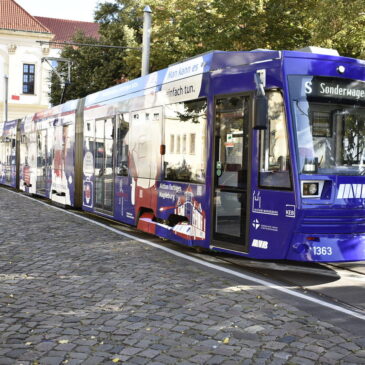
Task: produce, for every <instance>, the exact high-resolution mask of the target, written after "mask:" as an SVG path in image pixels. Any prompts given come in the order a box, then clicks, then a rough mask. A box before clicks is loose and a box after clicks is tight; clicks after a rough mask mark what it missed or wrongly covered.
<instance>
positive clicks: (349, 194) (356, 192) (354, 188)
mask: <svg viewBox="0 0 365 365" xmlns="http://www.w3.org/2000/svg"><path fill="white" fill-rule="evenodd" d="M361 198H365V184H340V185H339V187H338V192H337V199H361Z"/></svg>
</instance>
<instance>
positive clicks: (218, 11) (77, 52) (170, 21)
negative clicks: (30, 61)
mask: <svg viewBox="0 0 365 365" xmlns="http://www.w3.org/2000/svg"><path fill="white" fill-rule="evenodd" d="M146 4H148V5H150V6H151V8H152V11H153V14H152V16H153V21H152V24H153V29H152V36H151V57H150V71H151V72H152V71H156V70H159V69H161V68H164V67H167V66H168V65H169V64H172V63H175V62H178V61H181V60H183V59H185V58H188V57H192V56H195V55H197V54H201V53H204V52H206V51H210V50H223V51H235V50H252V49H256V48H266V49H287V50H294V49H299V48H302V47H305V46H308V45H313V46H322V47H327V48H336V49H338V50H339V52H340V54H342V55H344V56H349V57H358V58H365V9H364V7H363V4H364V0H351V1H348V0H305V1H303V0H204V1H203V0H170V1H166V0H142V1H138V0H114V1H110V2H106V3H103V4H100V5H99V6H98V8H97V11H96V13H95V20H96V21H97V22H98V23H99V24H100V34H101V39H100V42H101V43H104V44H110V45H121V46H127V47H132V48H133V47H134V49H128V50H123V51H121V50H105V49H98V48H83V47H81V48H78V49H75V48H71V47H68V48H65V49H64V51H63V52H62V57H67V58H70V59H72V60H73V62H74V63H73V68H72V76H73V84H72V85H71V86H70V87H69V88H68V91H67V95H66V97H67V99H70V98H76V97H81V96H85V95H86V94H88V93H90V92H94V91H97V90H100V89H103V88H105V87H108V86H112V85H114V84H115V83H117V82H120V80H121V78H128V79H133V78H135V77H138V76H139V75H140V69H141V55H142V52H141V49H140V48H138V47H141V43H142V29H143V9H144V6H145V5H146ZM75 40H78V41H83V42H84V41H87V43H90V41H91V40H87V39H85V37H84V38H83V37H82V36H80V35H79V36H78V37H77V38H76V39H75ZM94 42H95V41H94ZM62 67H64V66H62ZM62 67H61V68H62ZM54 84H55V83H54ZM59 97H60V90H59V87H58V89H57V86H55V87H53V88H52V101H53V102H58V101H59Z"/></svg>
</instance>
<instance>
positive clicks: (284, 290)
mask: <svg viewBox="0 0 365 365" xmlns="http://www.w3.org/2000/svg"><path fill="white" fill-rule="evenodd" d="M7 191H10V192H12V193H14V194H17V195H18V196H23V197H25V198H28V199H30V200H32V201H35V202H37V203H40V204H43V205H45V206H47V207H50V208H53V209H57V210H59V211H61V212H64V213H66V214H70V215H72V216H74V217H77V218H79V219H83V220H84V221H87V222H89V223H92V224H95V225H97V226H100V227H103V228H105V229H108V230H109V231H111V232H114V233H116V234H118V235H121V236H124V237H127V238H130V239H133V240H135V241H138V242H141V243H144V244H146V245H149V246H151V247H154V248H158V249H160V250H162V251H165V252H168V253H169V254H171V255H174V256H177V257H180V258H183V259H185V260H189V261H192V262H195V263H196V264H199V265H202V266H205V267H208V268H210V269H214V270H217V271H220V272H224V273H226V274H229V275H232V276H235V277H238V278H240V279H244V280H247V281H250V282H252V283H255V284H259V285H262V286H264V287H267V288H270V289H274V290H277V291H279V292H282V293H285V294H288V295H291V296H293V297H296V298H300V299H303V300H306V301H308V302H312V303H315V304H318V305H321V306H323V307H326V308H330V309H332V310H335V311H337V312H341V313H344V314H347V315H349V316H352V317H355V318H358V319H361V320H363V321H365V315H363V314H361V313H358V312H355V311H352V310H349V309H346V308H343V307H341V306H339V305H336V304H332V303H329V302H326V301H323V300H321V299H318V298H314V297H311V296H309V295H305V294H302V293H300V292H297V291H295V290H292V289H288V288H285V287H283V286H280V285H277V284H273V283H271V282H269V281H267V280H263V279H259V278H255V277H253V276H250V275H248V274H242V273H240V272H237V271H234V270H231V269H227V268H224V267H220V266H218V265H215V264H212V263H210V262H206V261H204V260H201V259H198V258H195V257H191V256H189V255H186V254H183V253H180V252H176V251H174V250H172V249H170V248H167V247H164V246H160V245H159V244H157V243H154V242H151V241H149V240H147V239H143V238H139V237H136V236H133V235H131V234H129V233H125V232H121V231H119V230H117V229H115V228H112V227H109V226H108V225H105V224H103V223H100V222H96V221H94V220H92V219H90V218H87V217H83V216H81V215H79V214H76V213H73V212H70V211H68V210H65V209H62V208H59V207H57V206H54V205H50V204H48V203H45V202H42V201H39V200H37V199H34V198H32V197H30V196H27V195H24V194H19V193H17V192H14V191H11V190H7Z"/></svg>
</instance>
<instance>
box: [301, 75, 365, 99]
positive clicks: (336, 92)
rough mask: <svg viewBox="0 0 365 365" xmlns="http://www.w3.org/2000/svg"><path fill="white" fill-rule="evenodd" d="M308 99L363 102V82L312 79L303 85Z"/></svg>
mask: <svg viewBox="0 0 365 365" xmlns="http://www.w3.org/2000/svg"><path fill="white" fill-rule="evenodd" d="M304 89H305V90H304V91H305V94H306V95H307V97H308V98H331V99H342V100H344V99H345V100H351V101H354V100H356V101H361V102H365V82H362V81H358V80H350V79H341V78H335V77H313V78H312V79H311V80H308V79H307V80H306V81H305V83H304Z"/></svg>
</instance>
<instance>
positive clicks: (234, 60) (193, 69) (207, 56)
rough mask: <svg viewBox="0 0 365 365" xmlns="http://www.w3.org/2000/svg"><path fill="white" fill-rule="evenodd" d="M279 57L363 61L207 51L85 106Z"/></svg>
mask: <svg viewBox="0 0 365 365" xmlns="http://www.w3.org/2000/svg"><path fill="white" fill-rule="evenodd" d="M282 58H314V59H327V60H331V59H332V60H333V59H339V58H341V59H346V60H347V61H348V62H356V63H362V64H365V61H361V60H356V59H352V58H346V57H341V56H334V55H325V54H316V53H310V52H305V51H272V50H264V49H257V50H253V51H232V52H226V51H211V52H207V53H204V54H201V55H197V56H195V57H192V58H189V59H187V60H183V61H181V62H178V63H174V64H172V65H170V66H168V67H167V68H165V69H162V70H160V71H156V72H153V73H151V74H148V75H146V76H143V77H140V78H137V79H134V80H131V81H128V82H125V83H123V84H119V85H116V86H112V87H110V88H108V89H105V90H102V91H98V92H96V93H94V94H90V95H88V96H87V97H86V100H85V107H88V106H91V105H95V104H97V103H99V102H104V101H107V100H111V99H114V98H118V97H122V96H125V95H128V94H134V93H138V92H141V91H143V90H146V89H150V90H149V92H151V89H156V88H157V87H158V86H159V85H162V84H166V83H169V82H173V81H177V80H180V79H183V78H186V77H190V76H194V75H198V74H202V73H206V72H211V71H216V70H220V69H227V68H232V67H239V66H244V65H250V64H255V63H258V64H259V63H262V62H266V61H270V60H278V59H282Z"/></svg>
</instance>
